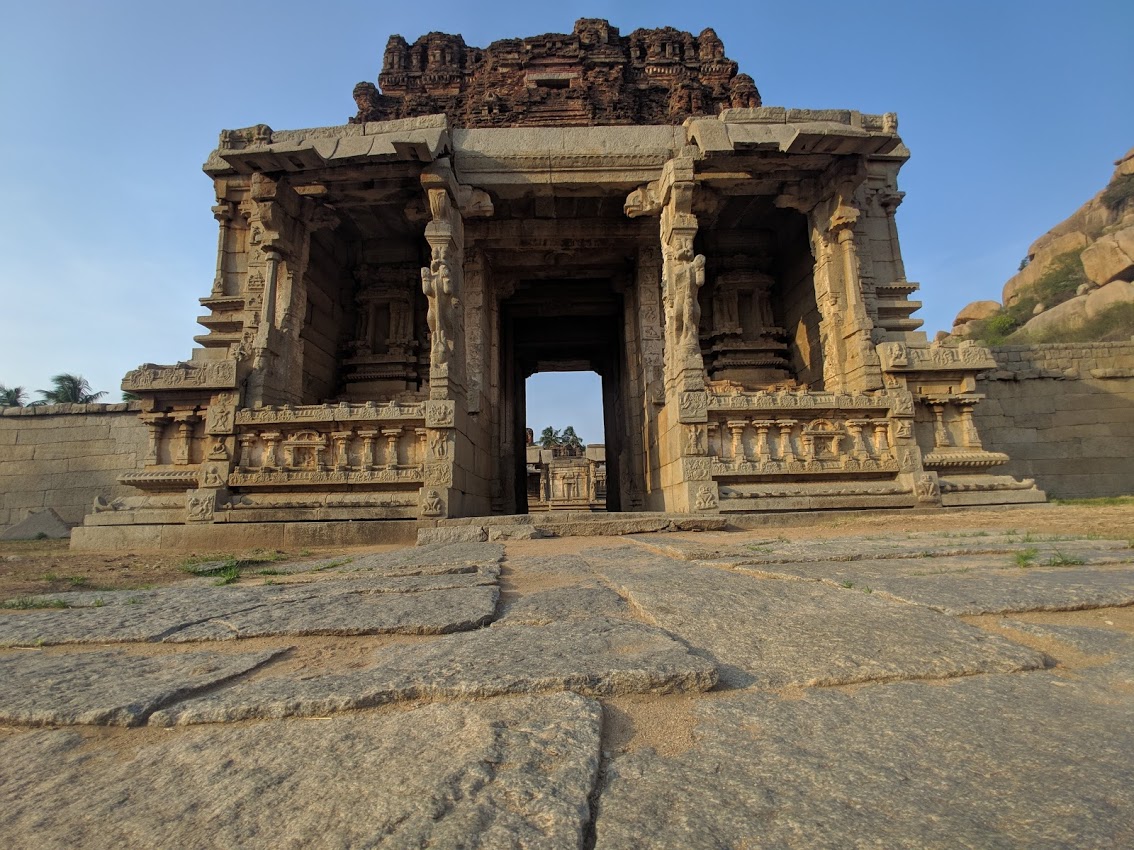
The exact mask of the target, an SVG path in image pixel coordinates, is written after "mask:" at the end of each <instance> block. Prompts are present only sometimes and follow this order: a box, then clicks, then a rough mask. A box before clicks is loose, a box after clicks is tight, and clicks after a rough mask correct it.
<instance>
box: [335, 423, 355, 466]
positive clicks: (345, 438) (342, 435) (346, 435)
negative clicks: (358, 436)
mask: <svg viewBox="0 0 1134 850" xmlns="http://www.w3.org/2000/svg"><path fill="white" fill-rule="evenodd" d="M351 436H352V432H350V431H332V432H331V446H332V449H331V468H332V469H333V470H335V472H342V471H344V470H347V469H350V455H349V449H348V446H349V445H350V438H351Z"/></svg>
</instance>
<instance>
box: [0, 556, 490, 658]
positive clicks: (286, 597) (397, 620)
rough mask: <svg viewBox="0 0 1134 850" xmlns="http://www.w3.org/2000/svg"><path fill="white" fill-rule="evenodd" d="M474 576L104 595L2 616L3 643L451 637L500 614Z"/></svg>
mask: <svg viewBox="0 0 1134 850" xmlns="http://www.w3.org/2000/svg"><path fill="white" fill-rule="evenodd" d="M472 575H473V578H471V579H469V580H468V581H469V585H468V586H464V587H450V588H448V589H438V590H425V589H422V590H421V591H420V592H390V593H380V592H377V591H378V590H379V589H381V587H380V586H378V587H371V588H369V589H368V588H367V585H366V584H365V583H364V582H361V580H355V581H347V580H341V581H318V582H310V583H307V584H298V585H288V584H280V585H260V586H243V587H242V586H230V587H212V586H209V587H194V588H187V587H170V588H161V589H158V590H153V591H148V592H145V593H139V592H134V591H118V592H113V593H105V594H101V595H100V598H101V599H102V602H103V604H101V605H98V606H97V607H80V608H73V609H64V610H57V609H52V610H41V611H21V612H15V611H13V612H5V613H3V614H0V645H7V646H36V645H44V644H65V643H107V642H124V641H190V640H227V639H233V638H241V637H263V636H270V635H359V634H382V633H399V634H444V633H447V632H453V631H459V630H463V629H472V628H476V627H478V626H481V625H483V624H484V623H486V622H488V621H489V620H491V619H492V616H493V614H494V613H495V610H496V601H497V598H498V596H499V591H498V589H497V587H496V585H495V584H494V581H495V578H494V577H485V576H483V575H482V574H480V573H477V572H475V570H474V572H473V573H472ZM401 589H402V590H406V589H407V588H401ZM368 590H369V591H370V592H367V591H368ZM83 595H84V596H89V595H90V594H83Z"/></svg>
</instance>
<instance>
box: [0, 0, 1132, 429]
mask: <svg viewBox="0 0 1134 850" xmlns="http://www.w3.org/2000/svg"><path fill="white" fill-rule="evenodd" d="M579 17H605V18H607V19H609V20H610V22H611V23H612V24H613V25H614V26H616V27H618V28H619V29H620V30H621V31H622V33H623V34H627V33H629V32H630V31H632V30H634V29H636V28H638V27H656V26H673V27H677V28H679V29H686V30H690V31H692V32H694V33H697V32H699V31H700V30H702V29H703V28H705V27H708V26H711V27H713V28H714V29H715V30H716V31H717V33H718V35H719V36H720V37H721V39H722V40H723V41H724V44H725V49H726V52H727V54H728V56H729V57H730V58H732V59H734V60H736V61H737V62H738V63H739V65H740V70H741V71H743V72H745V73H748V74H750V75H751V76H752V77H753V78H755V80H756V84H757V86H758V87H759V89H760V92H761V94H762V96H763V99H764V103H765V104H766V105H769V106H788V107H803V108H848V109H858V110H861V111H863V112H874V113H880V112H897V113H898V116H899V121H900V124H899V132H900V134H901V136H902V138H903V140H904V141H905V142H906V144H907V145H908V146H909V148H910V149H911V151H912V154H913V156H912V159H911V160H910V162H909V163H908V164H907V165H906V166H905V167H904V168H903V170H902V173H901V175H900V178H899V181H900V188H901V189H903V190H904V191H905V192H906V199H905V202H904V203H903V204H902V206H901V208H900V209H899V210H898V227H899V232H900V237H901V242H902V249H903V255H904V259H905V265H906V271H907V276H908V277H909V279H910V280H913V281H918V282H920V283H921V285H922V290H921V292H920V293H919V294H918V295H917V296H915V297H916V298H918V299H919V300H921V301H922V302H923V303H924V305H925V306H924V308H923V309H922V310H921V311H920V312H919V313H918V314H917V316H918V317H920V318H921V319H923V320H924V322H925V326H924V328H923V329H924V330H926V331H927V332H928V333H929V334H930V336H931V337H932V335H933V333H934V332H935V331H937V330H939V329H947V328H948V327H949V325H950V324H951V323H952V318H953V316H954V315H955V314H956V312H957V310H958V309H960V307H962V306H963V305H964V304H966V303H968V302H969V301H973V300H977V299H986V298H987V299H998V298H999V295H1000V291H1001V287H1002V286H1003V284H1004V282H1005V281H1006V280H1007V279H1008V278H1009V277H1010V276H1011V275H1012V274H1013V273H1014V272H1015V271H1016V268H1017V266H1018V264H1019V261H1020V259H1021V258H1022V257H1023V256H1024V255H1025V253H1026V252H1027V249H1028V245H1029V244H1030V243H1031V242H1032V241H1033V240H1035V239H1036V238H1037V237H1039V236H1040V235H1042V234H1043V233H1044V232H1045V231H1046V230H1048V229H1049V228H1051V227H1052V226H1053V225H1055V224H1057V223H1058V222H1059V221H1061V220H1062V219H1064V218H1066V217H1067V216H1068V215H1070V214H1071V213H1072V212H1074V210H1075V209H1076V208H1077V207H1078V206H1080V205H1081V204H1082V203H1084V202H1085V201H1086V200H1087V199H1089V198H1090V197H1091V196H1092V195H1094V194H1095V193H1096V192H1098V191H1099V190H1100V189H1101V188H1102V187H1103V186H1104V185H1105V183H1106V181H1107V179H1108V178H1109V176H1110V174H1111V172H1112V170H1113V162H1114V160H1116V159H1117V158H1118V157H1120V156H1122V155H1123V154H1124V153H1125V152H1126V151H1127V150H1129V149H1130V148H1131V147H1134V109H1132V108H1131V95H1130V92H1131V90H1132V87H1131V82H1134V79H1132V78H1134V66H1132V64H1131V61H1130V57H1131V51H1130V46H1129V44H1130V34H1131V31H1132V30H1134V3H1130V2H1129V0H1094V2H1091V0H1084V2H1080V3H1077V4H1075V5H1072V4H1069V3H1066V2H1048V0H1034V2H994V0H986V2H983V3H977V2H969V0H963V2H953V3H934V4H930V3H920V2H919V3H914V2H898V0H890V2H874V0H866V2H854V3H848V2H845V0H843V2H828V0H814V1H813V2H808V3H806V4H800V3H784V2H782V0H781V2H776V3H772V2H748V3H744V4H739V3H730V4H714V3H701V4H694V3H688V2H681V3H678V2H672V0H654V2H649V3H646V2H607V3H559V4H535V3H530V2H529V3H492V4H474V3H467V2H462V3H457V2H446V1H445V0H440V2H433V3H429V4H409V3H407V4H398V5H394V4H375V3H359V2H334V1H333V0H327V2H323V3H319V4H315V3H311V2H306V3H300V2H293V0H275V1H274V2H265V0H242V2H239V3H234V2H218V0H197V2H194V3H191V4H190V3H179V4H166V3H153V2H125V0H105V2H99V3H93V2H77V0H73V2H63V0H38V2H36V3H22V4H9V8H8V9H7V10H6V12H5V15H4V27H3V30H2V31H0V128H2V130H3V132H0V162H2V163H3V168H4V177H5V180H4V187H5V189H6V197H5V199H4V200H5V202H4V203H3V204H2V205H0V292H2V294H3V302H2V303H3V305H4V306H3V322H2V323H0V327H2V332H0V383H2V384H4V385H6V386H9V387H11V386H15V385H21V386H24V387H25V388H27V389H28V390H29V395H30V396H31V398H33V399H34V398H36V397H37V394H36V393H35V390H38V389H41V388H47V387H48V386H49V381H50V376H51V375H53V374H56V373H59V372H77V373H80V374H82V375H84V376H85V377H86V378H87V379H88V380H89V381H90V383H91V384H92V385H93V386H94V388H95V389H100V390H107V391H108V393H107V396H106V400H112V401H114V400H117V399H118V397H119V394H120V392H119V387H118V384H119V381H120V380H121V377H122V375H123V374H124V373H125V372H126V371H127V370H129V369H132V368H134V367H135V366H137V365H138V364H139V363H142V362H155V363H174V362H176V361H178V360H186V359H188V358H189V356H190V351H191V348H192V347H193V342H192V337H193V336H194V335H196V334H200V333H203V332H204V329H203V328H201V327H200V326H198V325H196V323H195V319H196V317H197V316H199V315H201V314H202V313H203V312H204V311H203V310H202V308H201V307H200V305H199V304H198V302H197V299H198V298H200V297H202V296H204V295H207V294H208V291H209V286H210V283H211V281H212V277H213V271H214V267H215V251H216V223H215V222H214V220H213V218H212V215H211V213H210V212H209V207H210V206H211V205H212V203H213V197H212V187H211V183H210V181H209V180H208V178H206V177H205V176H204V175H203V174H202V173H201V170H200V168H201V163H202V162H204V160H205V158H206V156H207V155H208V153H209V151H210V150H211V149H212V148H213V147H215V145H216V141H217V134H218V133H219V131H220V130H221V129H224V128H234V127H245V126H249V125H251V124H255V123H260V122H263V123H266V124H269V125H271V126H272V127H273V128H276V129H294V128H302V127H316V126H325V125H334V124H342V123H344V122H345V121H346V118H347V116H349V115H352V114H353V113H354V111H355V107H354V103H353V101H352V99H351V89H352V87H353V86H354V84H355V83H357V82H359V81H360V80H375V79H376V77H377V74H378V71H379V69H380V65H381V59H382V52H383V49H384V47H385V43H386V39H387V37H388V36H389V35H390V34H392V33H400V34H402V35H403V36H405V37H406V38H407V39H409V40H410V41H412V40H413V39H415V38H417V37H418V36H419V35H422V34H424V33H426V32H429V31H431V30H443V31H446V32H454V33H456V32H459V33H461V34H463V36H464V38H465V41H466V42H467V43H468V44H470V45H477V46H486V45H487V44H488V43H489V42H491V41H494V40H497V39H501V38H509V37H519V36H527V35H536V34H539V33H543V32H570V30H571V28H572V25H573V23H574V21H575V19H576V18H579ZM1123 91H1125V92H1126V94H1125V95H1124V94H1123ZM536 384H539V385H545V384H546V385H547V386H548V387H549V389H547V390H540V389H539V388H538V387H537V386H536ZM536 384H533V385H530V386H529V392H528V397H529V422H530V423H531V425H532V427H533V428H534V429H535V430H536V431H537V433H538V432H539V430H541V429H542V428H543V427H544V426H545V425H548V424H551V425H554V426H555V427H563V426H565V425H568V424H573V425H574V426H575V428H576V430H577V431H579V433H580V435H581V436H582V437H583V439H584V440H585V441H587V442H600V441H601V440H602V425H601V414H597V416H598V418H597V420H596V411H597V409H598V401H599V399H598V390H597V386H598V382H597V380H594V379H587V378H585V377H583V378H582V382H581V383H580V382H579V381H576V382H570V381H568V380H560V381H559V382H556V381H547V380H545V379H542V378H541V379H539V380H538V381H537V382H536ZM591 401H593V404H591V403H590V402H591ZM556 404H559V405H560V407H559V408H556V407H555V406H554V405H556ZM564 417H568V418H564Z"/></svg>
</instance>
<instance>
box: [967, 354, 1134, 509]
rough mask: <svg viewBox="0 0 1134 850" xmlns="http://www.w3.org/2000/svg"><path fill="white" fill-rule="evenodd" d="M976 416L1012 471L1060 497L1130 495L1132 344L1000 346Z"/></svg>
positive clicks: (983, 380) (1133, 472) (1133, 466)
mask: <svg viewBox="0 0 1134 850" xmlns="http://www.w3.org/2000/svg"><path fill="white" fill-rule="evenodd" d="M993 355H994V356H995V358H996V362H997V368H996V369H995V370H992V371H990V372H987V373H984V374H983V375H981V377H980V379H979V380H978V389H979V391H980V392H981V393H982V394H983V395H984V396H985V399H984V401H983V402H982V403H981V405H980V407H979V408H978V409H977V410H976V420H977V424H978V426H979V428H980V431H981V433H982V434H984V435H985V437H986V439H987V441H988V442H989V444H991V445H993V446H995V447H996V449H997V450H998V451H1002V452H1005V453H1006V454H1007V455H1008V456H1009V458H1011V459H1010V460H1009V462H1008V464H1007V465H1006V467H1005V469H1006V471H1007V472H1008V473H1010V474H1012V475H1017V476H1021V477H1027V478H1035V479H1036V481H1037V482H1039V484H1040V486H1042V487H1043V488H1044V489H1045V490H1047V491H1048V493H1050V494H1051V495H1053V496H1058V497H1061V498H1086V497H1098V496H1118V495H1128V494H1130V493H1131V492H1134V342H1102V343H1084V344H1051V345H1033V346H1003V347H1000V348H996V349H993Z"/></svg>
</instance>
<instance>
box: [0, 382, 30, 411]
mask: <svg viewBox="0 0 1134 850" xmlns="http://www.w3.org/2000/svg"><path fill="white" fill-rule="evenodd" d="M27 400H28V394H27V391H26V390H25V389H24V388H23V387H6V386H4V385H3V384H0V407H23V406H24V402H25V401H27Z"/></svg>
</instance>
